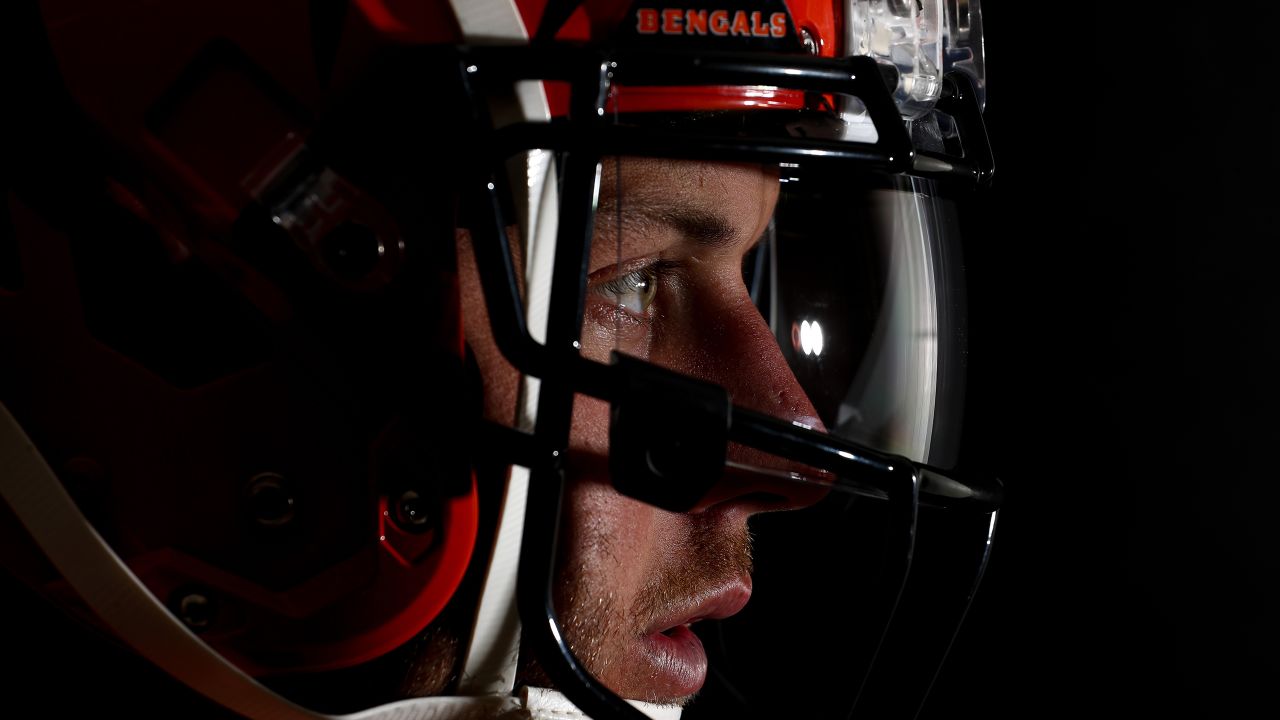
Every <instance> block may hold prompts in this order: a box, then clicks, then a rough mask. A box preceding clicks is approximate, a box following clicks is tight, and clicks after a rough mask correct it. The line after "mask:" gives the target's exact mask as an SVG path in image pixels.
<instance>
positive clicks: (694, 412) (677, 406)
mask: <svg viewBox="0 0 1280 720" xmlns="http://www.w3.org/2000/svg"><path fill="white" fill-rule="evenodd" d="M613 369H614V372H616V373H617V374H618V375H619V376H620V382H619V383H618V386H617V390H616V392H615V393H614V396H613V403H612V409H611V414H610V423H609V474H610V476H611V477H612V480H613V485H614V487H615V488H617V490H618V492H620V493H622V494H624V495H627V496H629V497H633V498H635V499H637V500H641V501H643V502H646V503H648V504H650V505H654V506H657V507H660V508H662V509H664V510H670V511H672V512H688V511H689V510H691V509H692V508H693V507H695V506H696V505H697V504H698V502H699V501H700V500H702V498H704V497H705V496H706V494H707V492H708V491H709V490H711V488H713V487H714V486H715V485H716V483H718V482H719V481H720V478H721V477H722V476H723V475H724V466H725V459H726V455H727V448H728V444H729V418H730V410H731V408H732V404H731V402H730V399H729V392H728V391H727V390H725V389H724V388H722V387H720V386H719V385H715V384H712V383H708V382H703V381H700V380H695V379H693V378H690V377H687V376H684V375H680V374H677V373H674V372H672V371H670V370H666V369H663V368H660V367H657V366H655V365H652V364H650V363H647V362H644V361H641V360H637V359H635V358H630V357H627V356H625V355H622V354H619V353H616V352H615V353H614V354H613Z"/></svg>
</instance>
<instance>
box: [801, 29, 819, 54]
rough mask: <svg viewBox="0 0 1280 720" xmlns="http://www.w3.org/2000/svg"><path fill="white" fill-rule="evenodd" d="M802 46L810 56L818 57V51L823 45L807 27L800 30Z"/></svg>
mask: <svg viewBox="0 0 1280 720" xmlns="http://www.w3.org/2000/svg"><path fill="white" fill-rule="evenodd" d="M800 44H801V45H802V46H804V51H805V52H807V53H809V54H810V55H817V54H818V50H819V48H820V47H821V43H820V42H819V41H818V36H817V35H814V34H813V32H812V31H811V30H809V28H806V27H802V28H800Z"/></svg>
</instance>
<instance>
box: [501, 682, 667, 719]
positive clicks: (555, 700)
mask: <svg viewBox="0 0 1280 720" xmlns="http://www.w3.org/2000/svg"><path fill="white" fill-rule="evenodd" d="M520 700H521V702H523V703H524V708H523V710H524V711H525V712H527V713H528V714H529V718H530V720H591V718H589V717H587V715H586V714H585V713H583V712H582V711H581V710H579V709H578V706H577V705H574V704H573V703H571V702H569V698H567V697H565V696H564V695H562V694H561V693H558V692H556V691H555V690H547V689H545V688H536V687H525V688H521V690H520ZM627 702H629V703H631V705H632V706H634V707H635V708H636V709H637V710H639V711H640V712H642V713H644V714H645V715H648V716H649V717H651V718H653V720H680V713H681V712H683V711H684V709H683V708H681V707H680V706H679V705H656V704H654V703H647V702H640V701H639V700H628V701H627Z"/></svg>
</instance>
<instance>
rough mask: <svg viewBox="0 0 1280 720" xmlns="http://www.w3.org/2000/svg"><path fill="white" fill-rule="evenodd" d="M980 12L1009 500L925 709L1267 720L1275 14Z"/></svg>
mask: <svg viewBox="0 0 1280 720" xmlns="http://www.w3.org/2000/svg"><path fill="white" fill-rule="evenodd" d="M984 10H985V13H986V16H985V19H986V22H987V28H986V31H987V32H986V34H987V38H988V41H987V44H986V49H987V59H988V63H989V69H988V80H989V102H988V118H987V119H988V123H989V132H990V136H991V141H992V144H993V147H994V151H995V153H996V159H997V168H998V169H997V174H996V182H995V186H994V189H993V195H992V198H991V201H990V202H991V205H990V210H991V213H992V214H991V220H990V232H989V234H988V236H987V237H985V238H983V239H982V240H981V241H980V242H979V243H977V245H976V246H975V247H973V248H970V250H969V257H970V263H969V278H970V287H971V291H972V293H973V306H974V307H973V320H972V322H973V325H974V330H973V334H974V338H975V341H974V345H973V352H974V368H975V375H976V377H975V381H976V382H977V386H976V387H975V394H974V395H971V401H973V402H981V403H989V407H988V408H987V409H986V410H985V412H987V413H988V416H989V417H990V418H991V419H994V420H997V421H999V422H1001V423H1003V425H1002V426H1003V427H1004V428H1005V442H1004V443H1003V447H1004V450H1003V452H1002V453H1001V454H1000V457H999V461H1000V462H999V466H1000V467H1001V469H1002V474H1003V477H1004V480H1005V483H1006V489H1007V497H1008V500H1007V505H1006V508H1005V511H1004V513H1003V517H1002V519H1001V526H1000V528H999V530H998V531H997V538H998V540H997V542H996V545H995V549H994V553H993V558H992V561H991V565H990V568H989V571H988V575H987V579H986V581H985V584H984V586H983V588H982V589H981V590H980V591H979V594H978V598H977V601H976V602H975V604H974V606H973V609H972V610H971V613H970V616H969V619H968V622H967V624H966V625H965V626H964V628H963V629H962V631H961V633H960V635H959V638H958V640H957V644H956V646H955V648H954V650H953V652H952V655H951V658H950V660H949V662H948V666H947V668H946V670H945V672H944V673H943V675H942V677H941V679H940V680H939V684H938V685H937V686H936V688H935V692H934V694H933V696H932V697H931V699H930V700H929V703H928V705H927V706H926V711H925V713H924V714H923V716H925V717H932V718H941V717H951V716H968V715H970V714H972V715H975V716H979V717H987V718H991V717H996V718H1005V717H1024V716H1032V717H1057V716H1067V715H1077V716H1078V715H1084V716H1088V717H1099V716H1101V717H1111V716H1121V717H1162V718H1237V717H1261V716H1267V717H1269V716H1274V713H1276V712H1277V703H1276V701H1275V699H1274V690H1275V688H1276V687H1277V686H1278V685H1280V656H1278V655H1277V648H1280V621H1278V620H1277V616H1276V615H1277V614H1276V611H1277V609H1280V592H1277V590H1276V585H1277V583H1276V578H1277V576H1278V575H1280V572H1278V571H1280V529H1277V528H1278V526H1280V523H1278V522H1277V521H1276V519H1275V518H1274V517H1273V516H1272V514H1273V513H1274V512H1275V508H1276V507H1277V501H1280V484H1278V483H1277V479H1278V478H1277V473H1276V471H1275V468H1274V465H1273V463H1272V462H1271V457H1272V455H1273V453H1274V451H1275V448H1276V447H1277V439H1280V438H1278V437H1277V436H1278V435H1280V422H1277V420H1276V418H1275V408H1276V407H1277V405H1276V401H1277V399H1280V398H1278V397H1277V395H1278V393H1277V382H1276V379H1275V373H1276V370H1277V368H1278V367H1280V362H1278V361H1277V360H1278V358H1277V354H1278V351H1277V350H1276V348H1277V346H1280V342H1277V340H1280V338H1278V337H1277V336H1278V335H1280V332H1277V326H1278V324H1280V323H1278V321H1277V311H1278V310H1280V295H1278V294H1277V283H1276V281H1275V274H1276V267H1277V265H1276V263H1275V260H1276V258H1277V257H1278V256H1280V253H1277V251H1276V241H1277V239H1280V232H1278V231H1277V223H1276V220H1275V214H1274V208H1275V206H1276V204H1277V201H1278V200H1280V193H1278V192H1277V190H1280V186H1278V185H1277V183H1276V182H1275V180H1274V179H1273V172H1274V170H1273V169H1272V168H1275V167H1276V161H1277V154H1278V152H1277V148H1276V143H1275V141H1274V140H1273V135H1274V130H1273V127H1272V126H1273V125H1274V122H1275V120H1274V114H1273V113H1272V112H1271V111H1270V110H1268V109H1266V108H1268V107H1270V106H1271V105H1272V104H1273V99H1272V98H1273V96H1274V93H1275V87H1276V83H1275V77H1274V72H1273V66H1274V63H1273V58H1272V57H1271V53H1270V51H1269V50H1268V49H1267V47H1266V46H1267V45H1268V43H1269V41H1267V40H1264V39H1260V38H1261V36H1259V35H1257V34H1255V30H1254V29H1255V28H1257V29H1261V28H1268V27H1274V26H1275V22H1276V20H1277V17H1276V16H1277V11H1276V9H1275V8H1274V6H1273V5H1271V4H1266V3H1261V2H1249V3H1244V4H1232V5H1231V7H1230V8H1229V9H1228V8H1226V7H1225V6H1219V7H1217V8H1216V9H1215V8H1203V7H1200V6H1189V8H1188V9H1186V10H1182V9H1176V8H1174V7H1173V6H1172V4H1170V3H1160V4H1154V5H1152V4H1144V5H1141V6H1135V7H1132V8H1128V9H1120V8H1119V6H1117V5H1115V4H1104V5H1098V6H1074V5H1071V6H1068V5H1065V4H1049V3H1033V4H1027V3H1018V4H1016V6H1015V5H1014V4H997V3H994V2H991V3H988V4H987V5H986V6H985V7H984ZM980 313H987V314H985V315H983V314H980ZM979 341H982V342H983V343H985V344H983V345H981V346H980V345H979V344H978V343H979ZM984 386H985V390H982V389H981V388H983V387H984Z"/></svg>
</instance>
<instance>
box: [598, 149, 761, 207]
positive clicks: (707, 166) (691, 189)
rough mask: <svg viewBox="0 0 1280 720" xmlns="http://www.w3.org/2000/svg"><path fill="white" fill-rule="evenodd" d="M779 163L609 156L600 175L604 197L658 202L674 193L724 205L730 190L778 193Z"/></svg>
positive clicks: (689, 199)
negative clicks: (625, 196) (772, 164)
mask: <svg viewBox="0 0 1280 720" xmlns="http://www.w3.org/2000/svg"><path fill="white" fill-rule="evenodd" d="M777 183H778V168H777V166H770V165H760V164H754V163H730V162H709V161H705V160H670V159H656V158H642V157H610V158H605V159H604V162H603V169H602V172H601V176H600V196H601V198H602V199H603V198H610V197H616V196H617V195H618V194H620V193H625V194H626V195H628V196H629V197H631V198H632V199H634V200H637V201H647V202H651V203H652V202H657V201H659V200H662V199H666V198H670V197H672V196H675V197H679V198H683V199H685V200H686V201H689V202H698V201H703V200H705V201H706V202H708V203H709V204H720V203H723V202H725V201H726V200H732V199H733V196H731V195H727V194H726V193H732V192H735V191H736V192H742V191H750V192H753V193H759V192H762V191H764V192H765V193H766V194H768V193H770V192H775V193H776V189H777V187H776V186H777Z"/></svg>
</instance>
